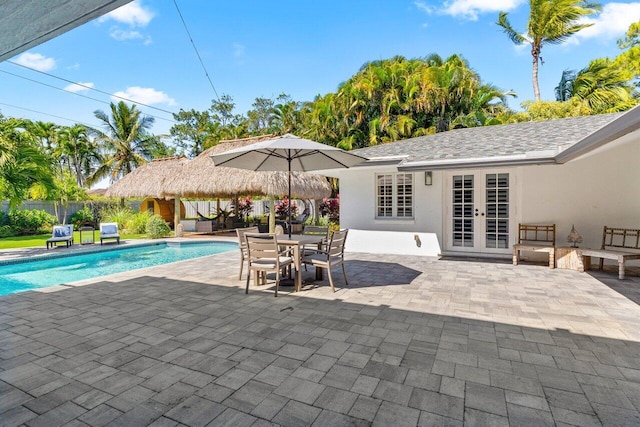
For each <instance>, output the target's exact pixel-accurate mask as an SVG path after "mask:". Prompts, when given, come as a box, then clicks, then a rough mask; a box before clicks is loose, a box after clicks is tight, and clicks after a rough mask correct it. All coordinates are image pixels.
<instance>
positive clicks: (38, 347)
mask: <svg viewBox="0 0 640 427" xmlns="http://www.w3.org/2000/svg"><path fill="white" fill-rule="evenodd" d="M237 261H238V256H237V253H235V252H232V253H226V254H220V255H215V256H209V257H205V258H201V259H196V260H189V261H183V262H180V263H175V264H170V265H165V266H159V267H154V268H150V269H144V270H138V271H135V272H127V273H120V274H117V275H112V276H107V277H104V278H101V279H94V280H87V281H82V282H77V283H74V284H67V285H65V286H59V287H56V288H55V290H54V289H48V290H46V291H45V292H35V291H34V292H25V293H20V294H14V295H9V296H5V297H0V424H2V425H16V426H17V425H27V426H38V425H46V426H53V425H63V424H66V423H72V424H78V425H81V424H82V423H84V424H89V425H92V426H99V425H114V426H115V425H188V426H204V425H256V426H257V425H270V424H276V425H285V426H296V425H329V424H331V425H343V424H344V425H354V424H355V425H390V424H393V425H434V424H436V425H465V426H472V425H529V424H536V425H561V424H572V425H640V398H639V397H638V396H640V305H639V304H640V277H639V276H638V275H637V274H634V271H633V269H630V274H629V276H628V278H627V279H626V280H625V281H619V280H617V276H616V275H615V272H613V270H611V271H605V272H590V273H589V274H580V273H576V272H573V271H565V270H550V269H548V268H544V267H540V266H535V265H519V266H517V267H514V266H512V265H510V264H508V263H502V262H486V261H473V260H457V259H451V260H447V259H445V260H437V259H433V258H422V257H402V256H391V255H389V256H380V255H368V254H348V256H347V263H346V267H347V274H348V276H349V282H350V286H349V287H344V285H343V282H342V281H341V280H340V278H338V279H337V280H336V286H337V292H336V293H335V294H334V293H331V291H330V289H329V286H328V283H326V281H324V282H319V283H313V284H311V285H307V286H305V288H304V290H303V291H302V292H300V293H297V294H293V293H290V291H289V289H287V288H282V289H281V290H282V292H280V293H279V296H278V298H274V297H273V292H272V291H271V290H270V289H262V288H261V287H255V286H253V288H252V292H250V293H249V294H248V295H245V294H244V291H243V287H244V281H238V280H237V267H238V266H237ZM303 275H304V277H305V279H306V280H311V279H312V277H313V273H312V272H311V271H309V272H304V274H303Z"/></svg>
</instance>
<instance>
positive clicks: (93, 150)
mask: <svg viewBox="0 0 640 427" xmlns="http://www.w3.org/2000/svg"><path fill="white" fill-rule="evenodd" d="M56 154H57V155H58V156H59V157H60V158H62V159H63V162H64V163H66V164H67V167H68V169H69V170H70V172H72V173H73V174H74V176H75V180H76V184H77V185H78V186H79V187H84V186H85V182H86V177H87V176H88V175H90V174H91V173H92V172H93V169H94V167H95V166H96V164H97V163H98V162H99V161H100V154H99V152H98V146H97V145H96V144H95V143H94V142H93V141H92V140H91V139H90V138H89V134H88V130H87V128H86V127H85V126H83V125H79V124H76V125H74V126H71V127H64V128H62V129H60V132H59V133H58V147H57V150H56Z"/></svg>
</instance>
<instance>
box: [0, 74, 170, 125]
mask: <svg viewBox="0 0 640 427" xmlns="http://www.w3.org/2000/svg"><path fill="white" fill-rule="evenodd" d="M36 71H37V70H36ZM0 72H2V73H5V74H9V75H11V76H14V77H18V78H20V79H24V80H27V81H30V82H32V83H37V84H39V85H43V86H47V87H50V88H53V89H57V90H60V91H62V92H67V93H70V94H72V95H76V96H80V97H82V98H86V99H90V100H92V101H96V102H100V103H102V104H106V105H110V103H109V102H107V101H103V100H101V99H97V98H92V97H90V96H87V95H83V94H81V93H77V92H73V91H70V90H67V89H64V88H60V87H57V86H53V85H50V84H48V83H44V82H41V81H38V80H35V79H30V78H29V77H25V76H21V75H19V74H15V73H12V72H10V71H6V70H0ZM74 84H77V85H79V86H82V87H85V88H87V89H90V86H85V85H83V84H80V83H74ZM145 114H146V115H148V116H151V117H153V118H156V119H160V120H165V121H167V122H170V123H177V122H176V121H175V120H172V119H166V118H164V117H159V116H154V115H153V114H147V113H145Z"/></svg>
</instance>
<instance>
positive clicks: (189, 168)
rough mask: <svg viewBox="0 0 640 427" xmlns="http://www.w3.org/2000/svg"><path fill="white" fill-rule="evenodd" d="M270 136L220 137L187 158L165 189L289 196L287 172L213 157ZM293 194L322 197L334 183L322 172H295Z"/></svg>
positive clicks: (194, 194)
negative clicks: (222, 162)
mask: <svg viewBox="0 0 640 427" xmlns="http://www.w3.org/2000/svg"><path fill="white" fill-rule="evenodd" d="M269 138H273V135H267V136H258V137H251V138H243V139H235V140H229V141H221V142H219V143H218V144H217V145H214V146H213V147H211V148H208V149H207V150H205V151H203V152H202V153H200V155H198V156H197V157H196V158H194V159H193V160H191V161H190V162H188V163H187V164H186V165H185V167H184V168H182V169H181V170H180V173H179V174H178V175H177V176H176V177H175V178H174V179H171V180H168V181H167V182H166V183H165V188H164V190H165V191H166V192H167V193H168V194H179V195H181V196H183V197H235V196H236V195H238V194H243V195H250V196H286V195H287V194H288V192H289V188H288V186H287V173H286V172H283V171H277V170H271V171H268V170H265V171H261V172H256V171H250V170H246V168H233V167H224V168H219V167H217V166H215V164H213V163H212V161H211V157H212V156H214V155H218V154H221V153H224V152H228V151H232V150H235V149H242V148H243V147H246V146H249V145H251V144H254V143H256V142H261V141H265V140H268V139H269ZM291 194H292V195H293V196H294V197H298V198H307V199H322V198H323V197H328V196H330V195H331V186H330V185H329V183H328V182H327V180H326V178H325V177H323V176H322V175H317V174H310V173H304V172H296V173H294V174H293V176H292V180H291Z"/></svg>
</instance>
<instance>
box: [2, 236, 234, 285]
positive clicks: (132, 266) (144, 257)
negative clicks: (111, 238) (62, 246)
mask: <svg viewBox="0 0 640 427" xmlns="http://www.w3.org/2000/svg"><path fill="white" fill-rule="evenodd" d="M237 248H238V245H237V244H235V243H232V242H189V243H186V242H165V243H157V244H151V245H139V246H135V247H129V248H117V249H111V250H106V251H95V252H91V253H84V254H68V255H67V254H65V255H64V256H59V257H58V256H55V257H50V256H47V258H46V259H39V260H29V261H26V262H24V261H23V260H21V261H20V262H11V263H8V264H4V265H0V296H2V295H9V294H13V293H16V292H22V291H28V290H32V289H37V288H44V287H47V286H54V285H60V284H63V283H69V282H75V281H77V280H84V279H91V278H93V277H100V276H105V275H107V274H112V273H120V272H123V271H130V270H136V269H139V268H144V267H152V266H154V265H159V264H167V263H170V262H175V261H183V260H186V259H191V258H198V257H202V256H207V255H213V254H218V253H222V252H228V251H232V250H234V249H237Z"/></svg>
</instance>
